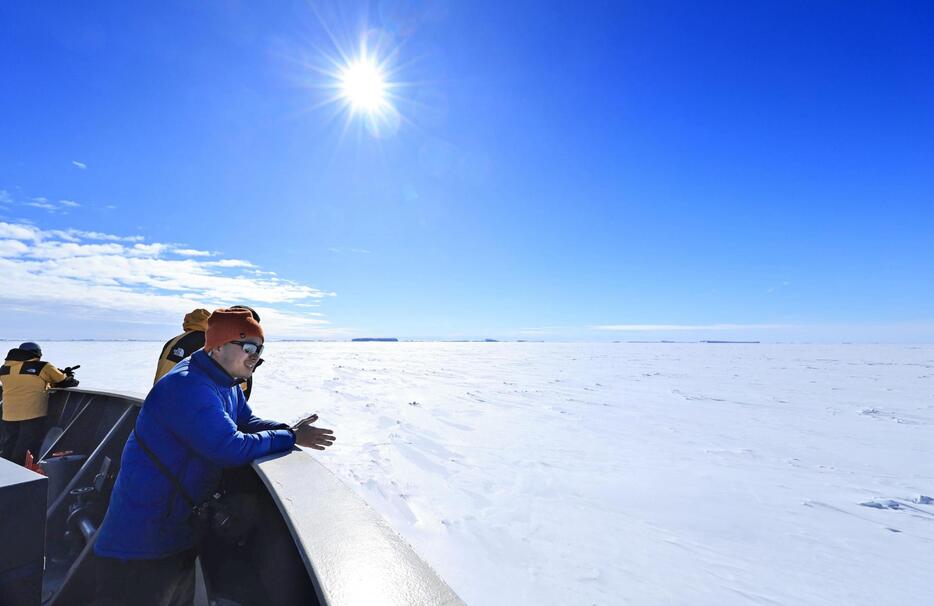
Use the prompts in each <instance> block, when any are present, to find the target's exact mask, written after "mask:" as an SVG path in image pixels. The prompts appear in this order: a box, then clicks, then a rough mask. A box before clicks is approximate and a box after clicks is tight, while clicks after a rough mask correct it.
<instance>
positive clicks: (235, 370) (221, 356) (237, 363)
mask: <svg viewBox="0 0 934 606" xmlns="http://www.w3.org/2000/svg"><path fill="white" fill-rule="evenodd" d="M244 343H250V344H253V345H256V346H257V348H259V347H260V346H262V344H263V340H262V339H258V338H252V339H247V340H245V341H242V342H240V343H226V344H224V345H221V346H220V347H219V348H218V349H217V353H215V354H214V355H213V356H212V357H213V358H214V361H215V362H217V363H218V364H220V365H221V367H222V368H223V369H224V370H226V371H227V373H228V374H230V376H232V377H237V378H238V379H248V378H249V377H250V376H251V375H252V374H253V369H254V368H255V367H256V363H257V362H258V361H259V355H260V353H261V352H260V351H256V352H255V353H252V354H248V353H246V352H245V351H244V350H243V348H244Z"/></svg>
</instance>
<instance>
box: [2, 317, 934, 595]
mask: <svg viewBox="0 0 934 606" xmlns="http://www.w3.org/2000/svg"><path fill="white" fill-rule="evenodd" d="M168 336H169V335H167V337H166V338H168ZM14 345H16V344H14V343H4V344H2V345H0V346H2V347H5V348H6V349H9V348H10V347H12V346H14ZM42 347H43V350H44V352H45V358H46V359H48V360H50V361H52V362H53V363H55V364H57V365H59V366H65V365H71V364H76V363H80V364H81V369H80V370H79V371H78V378H79V379H81V384H82V386H84V387H90V388H101V389H110V390H121V391H132V392H145V391H146V390H147V388H148V387H149V386H150V384H151V381H152V375H153V372H154V371H155V365H156V364H155V361H156V357H157V356H158V353H159V350H160V348H161V343H144V342H42ZM6 349H4V351H6ZM264 357H265V358H266V360H267V362H266V364H265V365H264V366H263V367H261V368H260V369H259V371H258V372H257V376H256V379H255V388H254V395H253V398H252V400H251V405H252V406H253V408H254V409H255V410H256V411H257V413H258V414H260V415H262V416H266V417H269V418H276V419H282V420H295V419H297V418H299V417H300V416H302V415H303V414H305V413H308V412H312V411H317V412H318V413H319V414H320V421H321V422H320V425H322V426H326V427H331V428H332V429H334V430H335V432H336V434H337V438H338V439H337V442H336V443H335V445H334V447H333V448H332V449H331V450H329V451H327V452H324V453H314V454H312V455H310V456H315V457H317V458H318V459H319V460H320V461H321V462H323V463H324V464H325V465H326V466H327V467H328V468H330V469H331V470H332V471H333V472H334V473H335V474H337V475H338V476H339V477H340V478H342V479H343V480H344V481H345V482H346V483H347V484H348V485H350V486H351V487H352V488H353V489H354V490H355V491H356V492H357V493H358V494H359V495H360V496H362V497H363V498H364V499H365V500H366V501H367V502H368V503H369V504H370V505H371V506H372V507H374V508H375V509H376V510H377V511H379V512H380V513H381V514H382V515H383V516H384V517H385V518H387V519H388V520H389V522H390V523H391V524H392V525H393V526H394V527H395V528H396V530H397V531H398V532H399V533H400V534H401V535H402V536H404V537H405V538H406V539H407V540H408V541H409V542H410V543H411V544H412V545H413V547H414V548H415V550H416V551H417V552H419V553H420V554H421V555H422V557H423V558H425V559H426V560H427V561H428V562H429V563H430V564H431V565H432V566H433V567H434V568H435V569H436V570H437V571H438V572H439V573H440V574H441V575H442V576H443V577H444V578H445V580H447V581H448V583H450V584H451V586H452V587H453V588H454V589H455V591H457V592H458V594H459V595H460V596H461V597H462V598H464V600H465V601H467V602H468V603H469V604H472V605H473V604H475V605H488V604H493V605H495V604H503V605H514V604H554V605H565V604H582V605H588V604H603V605H616V604H639V605H641V604H648V605H656V604H658V605H661V604H665V605H668V604H691V605H707V604H710V605H714V604H716V605H723V604H788V605H801V604H842V605H854V604H872V605H873V606H879V605H882V604H922V603H926V602H927V601H929V600H930V599H931V596H932V594H934V574H932V571H934V504H932V502H931V501H930V500H929V497H934V456H932V454H934V346H920V347H918V346H894V345H893V346H888V345H833V346H825V345H720V344H625V343H620V344H609V343H607V344H549V343H308V342H304V343H292V342H272V343H270V344H268V346H267V350H266V352H265V353H264Z"/></svg>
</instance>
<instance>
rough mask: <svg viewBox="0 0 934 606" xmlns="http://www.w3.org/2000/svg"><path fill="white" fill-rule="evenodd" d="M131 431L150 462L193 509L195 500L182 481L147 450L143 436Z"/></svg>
mask: <svg viewBox="0 0 934 606" xmlns="http://www.w3.org/2000/svg"><path fill="white" fill-rule="evenodd" d="M133 433H135V434H136V441H137V442H139V445H140V446H141V447H142V448H143V452H145V453H146V454H147V455H148V456H149V458H150V459H152V462H153V463H155V464H156V467H158V468H159V471H161V472H162V474H163V475H164V476H165V477H167V478H168V479H169V480H171V481H172V483H173V484H175V488H177V489H178V492H179V493H180V494H181V495H182V497H184V499H185V500H186V501H188V505H189V506H190V507H191V508H192V509H195V508H196V507H197V506H196V505H195V500H194V499H192V498H191V496H190V495H189V494H188V491H187V490H185V487H184V486H182V483H181V482H179V481H178V479H177V478H176V477H175V476H174V475H172V472H171V471H169V468H168V467H166V466H165V465H163V464H162V461H160V460H159V458H158V457H156V454H155V453H154V452H153V451H151V450H149V447H148V446H146V442H144V441H143V438H142V436H140V435H139V432H138V431H136V430H135V429H134V430H133Z"/></svg>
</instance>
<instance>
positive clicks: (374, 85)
mask: <svg viewBox="0 0 934 606" xmlns="http://www.w3.org/2000/svg"><path fill="white" fill-rule="evenodd" d="M339 83H340V92H341V96H342V97H343V98H344V100H345V101H346V102H347V103H348V104H349V105H350V107H351V109H352V110H353V111H354V112H365V113H367V114H375V113H379V112H380V111H382V110H384V109H385V108H386V107H387V105H388V104H389V99H388V88H389V87H388V85H387V82H386V76H385V74H384V73H383V70H382V69H381V68H380V67H379V65H377V63H376V62H375V61H373V60H372V59H370V58H367V57H364V58H362V59H358V60H355V61H353V62H351V63H349V64H347V65H346V66H344V67H343V68H342V69H341V71H340V76H339Z"/></svg>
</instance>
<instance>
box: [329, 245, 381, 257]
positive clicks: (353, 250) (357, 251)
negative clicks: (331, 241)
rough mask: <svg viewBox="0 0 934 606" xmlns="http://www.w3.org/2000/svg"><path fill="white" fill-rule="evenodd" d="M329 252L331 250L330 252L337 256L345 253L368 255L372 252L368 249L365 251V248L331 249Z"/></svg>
mask: <svg viewBox="0 0 934 606" xmlns="http://www.w3.org/2000/svg"><path fill="white" fill-rule="evenodd" d="M328 250H329V251H330V252H332V253H335V254H338V255H339V254H343V253H354V254H358V255H368V254H370V252H371V251H369V250H367V249H365V248H341V247H332V248H329V249H328Z"/></svg>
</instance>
